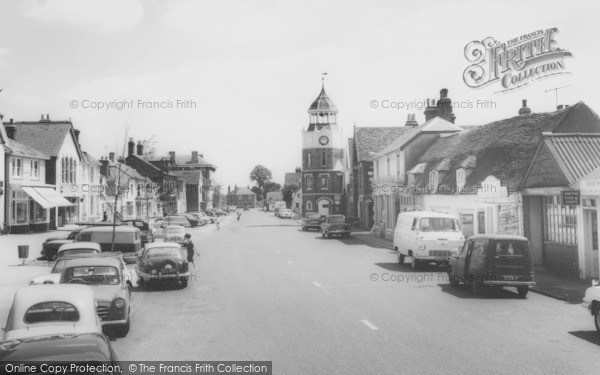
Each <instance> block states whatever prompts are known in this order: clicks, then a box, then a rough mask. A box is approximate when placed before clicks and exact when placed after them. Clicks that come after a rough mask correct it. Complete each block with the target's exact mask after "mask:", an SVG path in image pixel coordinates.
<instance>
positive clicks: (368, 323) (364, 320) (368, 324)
mask: <svg viewBox="0 0 600 375" xmlns="http://www.w3.org/2000/svg"><path fill="white" fill-rule="evenodd" d="M361 322H362V323H363V324H364V325H366V326H367V327H369V328H371V329H372V330H373V331H375V330H376V329H379V328H377V327H375V326H374V325H373V323H371V322H369V321H368V320H367V319H363V320H361Z"/></svg>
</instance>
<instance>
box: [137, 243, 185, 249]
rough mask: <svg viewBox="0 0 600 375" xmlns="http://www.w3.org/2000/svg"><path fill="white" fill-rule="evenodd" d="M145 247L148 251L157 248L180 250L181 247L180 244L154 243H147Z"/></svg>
mask: <svg viewBox="0 0 600 375" xmlns="http://www.w3.org/2000/svg"><path fill="white" fill-rule="evenodd" d="M145 247H146V250H148V249H153V248H155V247H176V248H178V249H180V248H181V245H180V244H178V243H177V242H153V243H147V244H146V246H145Z"/></svg>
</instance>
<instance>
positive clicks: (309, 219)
mask: <svg viewBox="0 0 600 375" xmlns="http://www.w3.org/2000/svg"><path fill="white" fill-rule="evenodd" d="M321 224H322V222H321V214H319V213H318V212H308V213H306V214H305V215H304V218H303V219H302V230H309V229H317V230H321Z"/></svg>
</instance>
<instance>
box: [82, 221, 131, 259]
mask: <svg viewBox="0 0 600 375" xmlns="http://www.w3.org/2000/svg"><path fill="white" fill-rule="evenodd" d="M114 230H115V233H114V235H115V239H114V241H115V244H114V245H115V246H114V251H120V252H123V253H136V252H138V251H140V250H141V248H142V240H141V235H140V230H139V229H137V228H135V227H130V226H124V225H122V226H117V227H115V228H114ZM112 241H113V227H88V228H85V229H84V230H82V231H81V232H79V234H78V235H77V238H76V239H75V242H97V243H99V244H100V247H101V248H102V251H111V249H112Z"/></svg>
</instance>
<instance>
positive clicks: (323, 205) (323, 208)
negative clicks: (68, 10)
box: [317, 199, 329, 216]
mask: <svg viewBox="0 0 600 375" xmlns="http://www.w3.org/2000/svg"><path fill="white" fill-rule="evenodd" d="M317 206H318V211H319V215H321V216H323V215H329V201H328V200H327V199H321V200H320V201H318V202H317Z"/></svg>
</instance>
